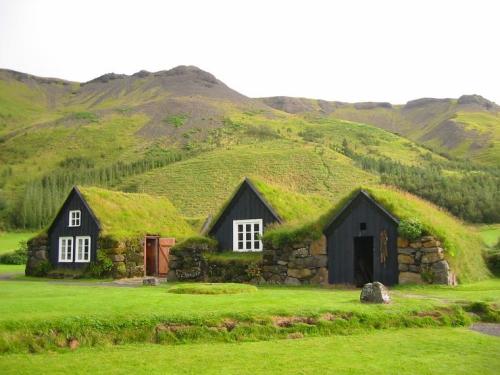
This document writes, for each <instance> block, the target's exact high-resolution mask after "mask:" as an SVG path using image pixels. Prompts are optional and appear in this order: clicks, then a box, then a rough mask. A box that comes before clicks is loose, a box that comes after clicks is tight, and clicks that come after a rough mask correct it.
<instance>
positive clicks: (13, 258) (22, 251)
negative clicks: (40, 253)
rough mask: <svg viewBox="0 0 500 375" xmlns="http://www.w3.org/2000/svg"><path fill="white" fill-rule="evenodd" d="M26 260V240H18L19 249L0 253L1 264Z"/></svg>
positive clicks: (18, 262) (23, 262)
mask: <svg viewBox="0 0 500 375" xmlns="http://www.w3.org/2000/svg"><path fill="white" fill-rule="evenodd" d="M27 260H28V245H27V244H26V241H23V242H19V249H17V250H15V251H13V252H10V253H5V254H2V255H0V263H2V264H26V261H27Z"/></svg>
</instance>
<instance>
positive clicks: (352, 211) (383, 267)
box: [325, 194, 399, 285]
mask: <svg viewBox="0 0 500 375" xmlns="http://www.w3.org/2000/svg"><path fill="white" fill-rule="evenodd" d="M361 223H366V230H361V229H360V224H361ZM383 230H386V231H387V234H388V242H387V251H388V257H387V259H386V262H385V263H381V262H380V233H381V232H382V231H383ZM325 234H326V237H327V250H328V278H329V282H330V283H331V284H341V283H346V284H353V283H354V238H355V237H360V236H373V247H374V254H373V255H374V257H373V276H374V281H380V282H381V283H383V284H385V285H393V284H397V282H398V275H399V270H398V259H397V223H396V222H394V220H392V219H391V218H390V217H389V216H387V215H386V214H385V213H384V212H383V211H382V210H381V209H380V208H379V207H377V205H376V204H374V203H373V202H372V201H371V200H370V199H369V198H367V197H366V196H365V195H363V194H360V195H358V196H357V197H356V198H355V199H354V200H353V201H352V202H351V203H350V205H349V206H348V207H347V209H346V210H344V211H343V212H342V214H341V216H340V217H339V218H338V219H337V220H336V224H335V225H332V226H330V227H329V228H327V230H326V231H325Z"/></svg>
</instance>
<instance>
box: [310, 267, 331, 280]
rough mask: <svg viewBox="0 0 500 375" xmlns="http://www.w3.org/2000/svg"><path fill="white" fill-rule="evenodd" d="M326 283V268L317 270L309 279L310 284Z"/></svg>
mask: <svg viewBox="0 0 500 375" xmlns="http://www.w3.org/2000/svg"><path fill="white" fill-rule="evenodd" d="M326 283H328V269H327V268H326V267H321V268H318V270H317V271H316V274H315V275H314V276H313V277H312V278H311V284H326Z"/></svg>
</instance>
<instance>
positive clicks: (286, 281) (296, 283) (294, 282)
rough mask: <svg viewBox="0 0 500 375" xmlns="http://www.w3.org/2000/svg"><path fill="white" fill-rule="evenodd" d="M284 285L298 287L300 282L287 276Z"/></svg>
mask: <svg viewBox="0 0 500 375" xmlns="http://www.w3.org/2000/svg"><path fill="white" fill-rule="evenodd" d="M285 284H286V285H300V281H299V279H296V278H295V277H290V276H288V277H287V278H286V279H285Z"/></svg>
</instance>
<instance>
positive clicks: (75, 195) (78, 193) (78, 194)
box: [48, 186, 101, 232]
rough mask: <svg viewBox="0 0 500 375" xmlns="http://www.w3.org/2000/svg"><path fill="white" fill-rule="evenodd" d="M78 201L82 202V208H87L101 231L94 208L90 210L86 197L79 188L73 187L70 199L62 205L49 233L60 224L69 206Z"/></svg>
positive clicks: (69, 195)
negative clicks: (59, 221)
mask: <svg viewBox="0 0 500 375" xmlns="http://www.w3.org/2000/svg"><path fill="white" fill-rule="evenodd" d="M75 198H76V199H77V200H79V201H80V206H81V207H83V208H85V209H86V210H87V212H88V214H89V215H90V217H91V218H92V220H93V221H94V222H95V224H96V225H97V228H98V229H99V230H100V229H101V224H100V222H99V219H98V218H97V216H96V215H95V214H94V212H93V211H92V208H90V206H89V204H88V203H87V201H86V200H85V197H84V196H83V195H82V193H81V191H80V190H79V189H78V187H76V186H73V188H72V189H71V191H70V193H69V194H68V197H67V198H66V200H65V201H64V203H63V204H62V206H61V208H60V209H59V211H57V214H56V216H55V217H54V220H53V221H52V223H51V224H50V226H49V228H48V232H51V231H52V229H53V227H54V225H55V224H56V223H57V222H58V220H59V217H60V216H61V215H62V214H64V213H66V211H67V206H68V204H69V203H70V202H72V201H73V200H74V199H75Z"/></svg>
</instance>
